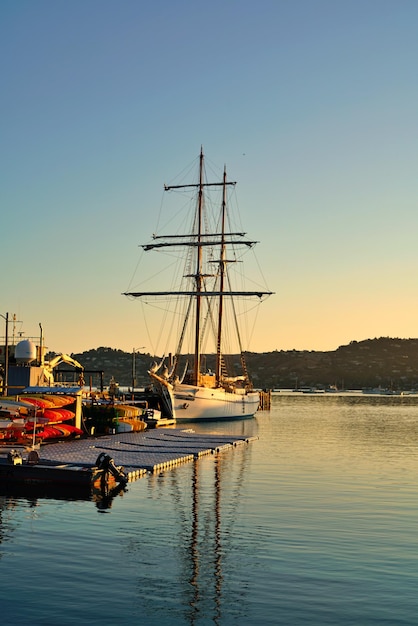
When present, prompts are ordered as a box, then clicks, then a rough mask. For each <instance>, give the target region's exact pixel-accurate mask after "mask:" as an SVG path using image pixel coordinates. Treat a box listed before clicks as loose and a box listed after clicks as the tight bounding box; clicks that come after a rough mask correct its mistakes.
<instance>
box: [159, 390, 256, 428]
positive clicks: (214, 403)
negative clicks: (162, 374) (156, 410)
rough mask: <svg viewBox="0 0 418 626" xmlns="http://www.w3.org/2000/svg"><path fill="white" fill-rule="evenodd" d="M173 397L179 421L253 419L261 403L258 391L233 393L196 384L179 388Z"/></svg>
mask: <svg viewBox="0 0 418 626" xmlns="http://www.w3.org/2000/svg"><path fill="white" fill-rule="evenodd" d="M170 394H171V396H172V404H173V414H174V418H175V420H176V422H182V421H187V422H191V421H201V420H223V419H243V418H247V417H253V416H254V415H255V413H256V412H257V409H258V405H259V402H260V397H259V394H258V392H256V391H253V392H250V393H247V394H244V393H242V394H241V393H230V392H228V391H225V389H222V388H217V389H210V388H207V387H195V386H193V385H177V386H176V387H175V388H174V390H173V391H171V392H170Z"/></svg>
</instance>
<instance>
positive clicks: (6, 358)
mask: <svg viewBox="0 0 418 626" xmlns="http://www.w3.org/2000/svg"><path fill="white" fill-rule="evenodd" d="M0 316H1V317H2V318H3V319H4V320H5V321H6V333H5V336H4V343H5V346H4V350H5V352H4V380H3V396H7V392H8V388H9V314H8V313H6V315H2V314H1V313H0Z"/></svg>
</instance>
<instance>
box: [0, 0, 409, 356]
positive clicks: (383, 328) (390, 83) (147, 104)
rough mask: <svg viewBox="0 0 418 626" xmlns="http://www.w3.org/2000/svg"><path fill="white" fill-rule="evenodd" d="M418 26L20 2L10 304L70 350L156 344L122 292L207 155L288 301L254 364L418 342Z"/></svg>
mask: <svg viewBox="0 0 418 626" xmlns="http://www.w3.org/2000/svg"><path fill="white" fill-rule="evenodd" d="M417 24H418V3H417V2H416V1H415V0H361V1H360V0H351V1H350V2H337V1H335V0H333V1H331V0H293V1H290V0H289V1H287V0H286V1H285V0H258V1H257V2H255V1H251V2H250V1H248V0H242V1H237V0H235V1H233V0H231V1H228V0H227V1H225V0H224V1H222V2H221V1H220V0H212V1H211V2H203V1H199V0H195V1H193V2H191V1H186V0H177V1H176V2H173V1H171V0H170V1H169V0H156V1H155V2H152V3H150V2H142V1H140V0H136V1H134V0H124V1H123V2H116V1H115V0H72V1H71V2H57V1H56V0H37V1H36V2H34V1H33V0H18V1H17V2H16V1H15V0H2V2H1V3H0V58H1V76H2V98H1V101H0V109H1V120H2V132H1V148H0V159H1V162H0V202H1V206H2V218H1V233H2V236H1V248H0V259H1V267H2V281H1V284H2V289H1V298H0V302H1V308H0V312H1V313H2V314H3V315H4V314H5V313H6V311H8V312H9V313H10V314H13V313H16V315H17V317H18V319H19V320H22V321H23V325H22V331H23V332H24V333H25V335H26V336H32V335H36V334H37V333H38V324H39V322H41V323H42V326H43V328H44V333H45V337H46V341H47V344H48V346H49V348H50V349H53V350H55V351H58V352H61V351H63V352H79V351H83V350H87V349H90V348H95V347H98V346H110V347H114V348H121V349H123V350H127V351H130V350H132V348H133V347H136V346H142V345H147V348H148V350H149V351H152V346H151V345H150V340H149V337H147V336H145V329H144V327H143V325H142V321H141V319H140V316H139V309H138V306H136V304H135V303H132V302H131V301H129V300H127V299H126V298H124V297H122V296H121V295H120V294H121V292H123V291H125V289H126V288H127V287H128V283H129V280H130V278H131V275H132V272H133V270H134V268H135V265H136V263H137V258H138V255H139V249H138V244H140V243H143V242H146V241H148V240H149V237H150V235H151V234H152V233H153V232H154V230H155V223H156V214H157V212H158V210H159V207H160V203H161V196H162V188H163V183H164V182H169V181H170V180H171V179H172V178H173V177H174V176H175V175H177V174H178V173H179V172H180V171H181V170H182V169H183V168H184V167H185V166H186V165H187V164H188V163H190V162H191V161H192V160H193V159H194V158H195V157H196V156H197V154H198V152H199V149H200V146H201V144H203V146H204V149H205V153H206V155H207V156H208V158H209V159H210V161H211V162H213V163H215V164H217V165H218V166H219V168H221V169H222V167H223V164H224V163H226V164H227V167H228V171H229V174H230V177H231V178H232V179H234V180H237V181H238V187H237V195H238V198H239V206H240V209H241V214H242V215H241V217H242V223H243V225H244V227H245V230H246V231H247V232H248V234H249V236H250V237H251V238H253V239H255V240H259V241H260V245H259V247H258V249H257V256H258V261H259V263H260V265H261V267H262V268H263V272H264V276H265V279H266V282H267V284H268V286H269V287H270V289H271V290H272V291H274V292H275V295H274V296H273V297H271V298H270V299H269V300H268V301H267V302H265V303H264V304H263V306H262V308H261V310H260V312H259V314H258V323H257V326H256V328H255V329H254V330H253V332H252V333H251V337H249V341H250V343H249V345H248V347H249V348H250V349H251V350H252V351H256V352H260V351H270V350H276V349H277V350H281V349H283V350H288V349H293V348H295V349H298V350H301V349H306V350H333V349H336V348H337V347H338V346H339V345H342V344H345V343H348V342H349V341H351V340H361V339H365V338H369V337H371V338H372V337H379V336H392V337H404V338H407V337H417V336H418V331H417V329H418V315H417V314H418V289H417V286H416V282H417V275H418V249H417V246H416V242H415V240H416V233H417V231H418V212H417V191H418V182H417V180H418V179H417V171H418V156H417V151H418V148H417V146H418V125H417V110H418V78H417V76H418V75H417V71H416V60H417V58H418V38H417V36H416V33H417ZM0 334H3V333H1V332H0Z"/></svg>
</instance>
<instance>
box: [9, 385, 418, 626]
mask: <svg viewBox="0 0 418 626" xmlns="http://www.w3.org/2000/svg"><path fill="white" fill-rule="evenodd" d="M193 428H194V429H195V430H200V431H208V432H214V431H217V432H231V433H234V434H242V435H246V436H251V435H255V436H257V437H258V440H257V441H255V442H253V443H250V444H249V445H245V446H242V447H237V448H234V449H232V450H230V451H227V452H222V453H221V454H219V455H218V456H211V457H203V458H202V459H201V460H199V461H197V462H196V463H194V464H193V463H192V464H188V465H184V466H182V467H179V468H177V469H174V470H172V471H167V472H164V473H163V474H160V475H155V476H147V477H145V478H142V479H140V480H139V481H137V482H135V483H132V484H130V485H129V486H128V490H127V491H126V492H125V493H121V494H119V495H117V496H116V497H115V498H114V499H113V500H112V501H111V502H110V503H103V502H102V503H100V502H94V501H88V500H73V501H70V500H64V499H62V500H59V499H53V498H42V497H39V498H32V499H29V498H28V497H26V496H25V495H23V496H15V495H13V496H10V495H0V589H1V623H2V624H4V625H5V626H7V625H9V624H10V625H12V624H14V625H16V624H29V623H30V624H35V625H38V624H39V625H51V626H52V625H53V626H56V625H57V624H59V625H67V624H68V625H69V624H74V623H75V622H78V624H81V625H84V624H144V625H154V624H155V625H157V624H158V625H164V624H170V625H177V624H178V625H180V624H185V625H187V624H196V625H203V624H220V625H222V624H225V625H228V624H237V625H238V624H239V625H252V624H254V625H258V624H283V625H286V626H288V625H290V626H299V625H302V624H303V625H306V624H311V625H318V626H319V625H324V624H335V625H341V626H345V625H356V626H358V625H362V626H368V625H372V624H373V625H381V624H390V625H406V624H408V625H416V624H417V623H418V593H417V589H418V556H417V555H418V486H417V485H418V481H417V477H418V471H417V469H418V445H417V442H418V399H416V398H408V397H403V398H400V397H365V396H348V395H326V396H324V395H321V396H306V395H305V396H303V395H299V394H292V393H289V394H284V393H278V394H275V395H274V397H273V406H272V410H271V411H270V412H264V413H259V414H258V415H257V418H256V419H254V420H247V421H244V422H236V423H228V424H218V423H217V424H211V425H204V426H197V425H193ZM115 461H116V462H117V459H116V458H115ZM106 507H107V508H106Z"/></svg>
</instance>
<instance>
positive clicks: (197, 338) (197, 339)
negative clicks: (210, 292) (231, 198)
mask: <svg viewBox="0 0 418 626" xmlns="http://www.w3.org/2000/svg"><path fill="white" fill-rule="evenodd" d="M202 212H203V147H201V148H200V164H199V197H198V206H197V266H196V323H195V338H194V341H195V344H194V370H193V378H194V384H195V385H198V384H199V374H200V309H201V301H202V299H201V295H200V294H201V292H202V246H201V243H202Z"/></svg>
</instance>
